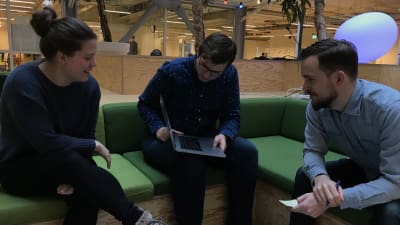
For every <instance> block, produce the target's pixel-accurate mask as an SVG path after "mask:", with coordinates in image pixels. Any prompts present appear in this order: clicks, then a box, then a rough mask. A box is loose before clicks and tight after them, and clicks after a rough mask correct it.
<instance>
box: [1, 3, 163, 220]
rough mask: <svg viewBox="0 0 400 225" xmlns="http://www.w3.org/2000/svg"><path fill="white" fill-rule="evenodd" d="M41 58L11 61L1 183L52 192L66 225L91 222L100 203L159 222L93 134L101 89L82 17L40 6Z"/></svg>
mask: <svg viewBox="0 0 400 225" xmlns="http://www.w3.org/2000/svg"><path fill="white" fill-rule="evenodd" d="M31 25H32V27H33V29H34V30H35V32H36V33H37V34H38V35H39V36H40V37H41V39H40V50H41V52H42V54H43V55H44V57H45V58H44V59H41V60H38V61H33V62H28V63H26V64H23V65H21V66H19V67H17V68H15V69H14V70H13V71H12V72H11V74H10V75H9V76H8V77H7V80H6V82H5V84H4V87H3V91H2V96H1V101H0V124H1V134H0V183H1V185H2V187H3V188H4V189H5V190H6V191H7V192H8V193H10V194H14V195H19V196H51V195H58V196H59V197H60V198H63V199H65V202H66V203H67V205H68V207H69V210H68V213H67V215H66V216H65V219H64V225H94V224H96V222H97V214H98V210H99V209H100V208H101V209H104V210H105V211H107V212H109V213H110V214H111V215H113V216H114V217H115V218H116V219H118V220H120V221H121V222H122V224H123V225H149V224H152V225H156V224H163V223H162V222H160V221H157V220H155V219H153V218H152V216H151V214H150V213H149V212H147V211H142V210H141V209H139V208H138V207H136V206H135V205H134V204H133V203H132V202H130V201H129V200H128V199H127V198H126V196H125V194H124V192H123V190H122V188H121V186H120V184H119V183H118V181H117V180H116V179H115V177H114V176H113V175H112V174H110V173H109V172H108V171H107V170H105V169H102V168H100V167H98V166H97V165H96V164H95V162H94V161H93V159H92V155H93V153H96V154H98V155H100V156H101V157H103V158H104V160H105V161H106V162H107V167H108V168H110V166H111V157H110V152H109V150H108V149H107V148H106V147H105V146H104V145H103V144H101V143H100V142H98V141H97V140H95V127H96V121H97V115H98V110H99V101H100V88H99V85H98V83H97V81H96V80H95V79H94V78H93V76H92V75H91V74H90V72H91V70H92V69H93V67H95V66H96V62H95V53H96V45H97V36H96V34H95V33H94V32H93V31H92V30H91V29H90V28H89V27H88V26H87V25H86V24H85V23H84V22H82V21H80V20H78V19H75V18H71V17H65V18H61V19H57V15H56V12H55V11H54V10H53V9H51V8H49V7H45V8H44V9H43V10H41V11H37V12H35V13H34V14H33V15H32V19H31Z"/></svg>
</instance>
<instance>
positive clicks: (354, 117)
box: [303, 80, 400, 209]
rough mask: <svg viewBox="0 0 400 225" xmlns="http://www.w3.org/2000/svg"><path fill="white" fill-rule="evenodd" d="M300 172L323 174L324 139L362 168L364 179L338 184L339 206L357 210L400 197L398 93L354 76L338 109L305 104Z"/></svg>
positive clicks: (399, 112)
mask: <svg viewBox="0 0 400 225" xmlns="http://www.w3.org/2000/svg"><path fill="white" fill-rule="evenodd" d="M306 116H307V125H306V129H305V143H304V167H303V169H304V172H305V173H306V174H307V176H308V177H309V178H310V180H312V179H313V178H314V177H315V176H316V175H318V174H321V173H322V174H327V172H326V169H325V162H324V155H325V154H326V153H327V151H328V146H327V143H328V141H332V142H334V143H335V144H336V145H337V146H339V147H340V149H342V150H343V152H344V153H345V154H346V155H347V156H348V157H349V158H351V159H352V160H353V161H354V162H355V163H357V164H358V165H359V166H360V167H361V168H363V169H364V171H365V174H366V176H367V178H368V179H369V180H370V181H369V182H367V183H363V184H359V185H356V186H353V187H350V188H346V189H344V196H345V199H344V203H343V204H342V205H341V208H355V209H362V208H365V207H367V206H371V205H376V204H379V203H385V202H389V201H391V200H394V199H399V198H400V92H399V91H397V90H394V89H392V88H389V87H387V86H384V85H381V84H377V83H374V82H369V81H366V80H357V81H356V85H355V89H354V91H353V93H352V97H351V99H350V100H349V102H348V103H347V105H346V107H345V109H344V111H343V112H338V111H335V110H333V109H329V108H323V109H319V110H317V111H315V110H314V109H313V108H312V106H311V105H310V104H309V105H308V106H307V115H306Z"/></svg>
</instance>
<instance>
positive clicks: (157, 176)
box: [123, 151, 225, 195]
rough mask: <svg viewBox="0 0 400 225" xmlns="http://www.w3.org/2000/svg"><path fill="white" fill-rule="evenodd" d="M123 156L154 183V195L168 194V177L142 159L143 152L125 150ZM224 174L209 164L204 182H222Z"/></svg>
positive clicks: (211, 183) (208, 183)
mask: <svg viewBox="0 0 400 225" xmlns="http://www.w3.org/2000/svg"><path fill="white" fill-rule="evenodd" d="M123 156H124V157H125V158H126V159H128V160H129V162H131V163H132V164H133V165H135V166H136V167H137V168H139V170H140V171H142V172H143V174H145V175H146V176H147V177H148V178H149V179H150V180H151V182H152V183H153V184H154V194H155V195H162V194H169V193H170V192H171V186H170V182H169V178H168V177H167V176H166V175H165V174H164V173H162V172H160V171H158V170H156V169H154V168H153V167H151V166H150V165H149V164H147V163H146V162H145V161H144V159H143V153H142V152H141V151H135V152H127V153H124V154H123ZM224 174H225V173H224V171H223V170H221V169H218V168H214V167H212V166H210V167H209V168H208V171H207V177H206V184H207V185H213V184H221V183H224V182H225V176H224Z"/></svg>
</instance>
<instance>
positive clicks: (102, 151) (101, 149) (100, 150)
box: [94, 140, 111, 169]
mask: <svg viewBox="0 0 400 225" xmlns="http://www.w3.org/2000/svg"><path fill="white" fill-rule="evenodd" d="M94 152H96V153H97V154H99V155H100V156H101V157H103V159H104V160H106V163H107V168H108V169H110V168H111V155H110V151H109V150H108V149H107V148H106V147H105V146H104V145H103V144H102V143H100V142H99V141H97V140H96V147H95V149H94Z"/></svg>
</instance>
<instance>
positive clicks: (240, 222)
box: [143, 137, 258, 225]
mask: <svg viewBox="0 0 400 225" xmlns="http://www.w3.org/2000/svg"><path fill="white" fill-rule="evenodd" d="M143 153H144V158H145V160H146V161H147V162H148V163H149V164H150V165H152V166H153V167H155V168H157V169H160V170H162V171H164V172H166V173H167V174H169V175H170V177H171V182H172V189H173V191H172V195H173V201H174V210H175V215H176V220H177V224H178V225H201V224H202V220H203V209H204V208H203V207H204V195H205V177H206V172H207V167H208V165H210V164H212V165H215V166H219V167H223V168H226V172H227V173H226V174H227V185H228V198H229V203H230V208H229V214H228V224H229V225H251V224H252V209H253V198H254V190H255V184H256V179H257V170H258V152H257V149H256V147H255V146H254V145H253V144H252V143H250V142H249V141H247V140H245V139H243V138H240V137H238V138H236V139H235V140H233V141H232V143H231V144H230V147H229V148H228V149H227V150H226V153H227V157H226V159H220V158H212V157H207V156H198V155H192V154H185V153H177V152H175V151H174V150H173V148H172V145H171V141H167V142H161V141H159V140H157V139H155V138H147V139H146V140H145V141H144V142H143Z"/></svg>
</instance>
